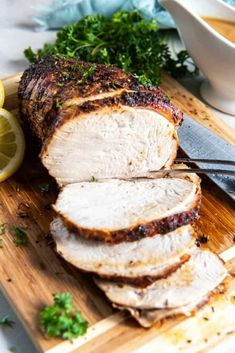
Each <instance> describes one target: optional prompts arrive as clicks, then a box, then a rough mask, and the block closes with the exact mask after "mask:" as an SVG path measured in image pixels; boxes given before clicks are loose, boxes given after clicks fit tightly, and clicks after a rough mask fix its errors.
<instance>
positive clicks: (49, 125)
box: [18, 56, 182, 143]
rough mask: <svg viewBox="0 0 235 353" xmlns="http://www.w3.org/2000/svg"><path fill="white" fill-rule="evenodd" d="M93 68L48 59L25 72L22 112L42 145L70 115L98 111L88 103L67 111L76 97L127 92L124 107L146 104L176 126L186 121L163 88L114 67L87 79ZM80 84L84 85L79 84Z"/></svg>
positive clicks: (102, 68) (100, 69)
mask: <svg viewBox="0 0 235 353" xmlns="http://www.w3.org/2000/svg"><path fill="white" fill-rule="evenodd" d="M92 65H94V64H91V63H85V62H82V61H77V60H75V59H68V60H65V59H61V58H60V59H59V58H56V57H49V56H47V57H44V58H42V59H41V60H39V61H38V62H37V63H36V64H33V65H31V66H30V67H29V69H27V70H25V72H24V74H23V76H22V78H21V81H20V85H19V90H18V96H19V109H20V112H21V115H22V118H23V119H24V120H25V121H26V122H27V123H28V124H29V125H30V128H31V130H32V131H33V132H34V133H35V135H36V136H37V137H38V138H39V139H40V140H41V142H42V143H44V141H45V139H46V138H47V137H48V136H49V135H50V132H51V134H52V133H54V131H55V129H56V127H59V126H61V124H62V123H63V122H64V121H65V120H66V119H68V118H70V114H71V115H72V116H74V113H75V114H77V115H78V114H81V112H82V111H83V112H89V111H94V110H95V109H97V108H95V107H94V106H92V104H88V103H86V104H83V108H82V109H81V110H79V111H77V110H76V107H74V108H73V109H68V108H63V105H64V103H65V102H66V101H69V100H70V99H73V98H86V97H91V96H94V97H95V96H96V95H98V94H101V93H105V92H107V93H108V92H115V91H116V90H119V91H120V89H121V90H124V91H126V92H123V94H121V98H120V99H119V101H120V102H121V101H122V102H121V103H122V104H123V105H128V106H134V107H136V106H141V105H143V106H144V107H149V108H151V109H155V110H156V111H159V112H160V113H161V114H163V115H164V116H166V117H168V118H169V119H171V121H172V122H173V123H175V125H178V124H180V122H181V121H182V113H181V112H180V111H179V109H178V108H176V107H175V106H174V105H173V104H172V103H171V102H170V101H169V98H168V97H166V96H165V95H164V93H163V91H162V90H161V89H160V88H159V87H158V88H153V87H151V88H150V87H145V86H142V85H140V84H139V83H138V81H137V80H136V78H135V77H134V76H132V75H131V74H128V73H126V72H124V71H122V70H120V69H118V68H116V67H113V66H105V65H98V64H95V65H96V66H95V70H94V72H92V74H91V75H88V76H87V77H84V76H83V75H84V73H85V72H87V69H88V68H90V67H91V66H92ZM79 81H81V82H80V83H79V84H78V82H79ZM127 91H132V92H130V93H132V94H128V92H127ZM56 102H57V103H56ZM58 102H59V104H58ZM106 103H109V104H116V103H115V99H114V101H112V100H110V101H108V102H106V101H104V104H106ZM60 105H61V106H62V107H60ZM92 109H93V110H92ZM64 110H65V112H64ZM63 119H64V120H63Z"/></svg>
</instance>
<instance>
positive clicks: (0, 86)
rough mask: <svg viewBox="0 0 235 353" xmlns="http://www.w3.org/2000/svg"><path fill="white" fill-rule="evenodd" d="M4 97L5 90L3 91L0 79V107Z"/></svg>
mask: <svg viewBox="0 0 235 353" xmlns="http://www.w3.org/2000/svg"><path fill="white" fill-rule="evenodd" d="M4 99H5V91H4V87H3V84H2V81H1V80H0V108H2V106H3V103H4Z"/></svg>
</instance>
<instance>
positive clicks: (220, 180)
mask: <svg viewBox="0 0 235 353" xmlns="http://www.w3.org/2000/svg"><path fill="white" fill-rule="evenodd" d="M178 136H179V143H180V147H181V148H182V150H183V151H184V152H185V153H186V154H187V155H188V157H190V158H203V159H222V160H231V161H232V160H235V147H234V146H232V145H231V144H230V143H228V142H227V141H225V140H224V139H223V138H221V137H219V136H218V135H216V134H215V133H214V132H212V131H211V130H209V129H207V128H206V127H204V126H203V125H201V124H200V123H198V122H197V121H195V120H194V119H192V118H190V117H189V116H188V115H186V114H185V115H184V121H183V124H182V125H181V126H180V127H179V129H178ZM195 164H196V165H197V166H198V167H199V168H208V164H206V163H201V162H196V163H195ZM215 168H216V166H215ZM219 168H220V169H227V170H234V167H232V166H222V165H220V166H219ZM208 177H209V178H210V179H212V180H213V181H214V182H215V183H216V184H217V185H218V186H219V187H220V188H221V189H222V190H223V191H225V192H226V194H228V195H229V196H230V197H231V198H232V199H233V200H235V178H234V177H232V176H225V175H215V174H210V175H208Z"/></svg>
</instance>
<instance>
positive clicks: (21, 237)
mask: <svg viewBox="0 0 235 353" xmlns="http://www.w3.org/2000/svg"><path fill="white" fill-rule="evenodd" d="M12 231H13V234H14V243H15V245H16V246H22V245H25V244H27V242H28V235H27V233H26V229H25V228H24V229H23V228H20V227H17V226H16V225H14V226H13V227H12Z"/></svg>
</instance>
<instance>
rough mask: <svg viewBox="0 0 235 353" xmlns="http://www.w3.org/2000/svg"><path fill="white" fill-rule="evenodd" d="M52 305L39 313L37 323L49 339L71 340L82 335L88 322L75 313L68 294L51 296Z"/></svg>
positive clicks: (78, 313) (77, 312)
mask: <svg viewBox="0 0 235 353" xmlns="http://www.w3.org/2000/svg"><path fill="white" fill-rule="evenodd" d="M53 297H54V304H53V305H50V306H46V307H45V308H44V309H43V310H42V311H41V313H40V318H39V323H40V325H41V326H42V327H43V329H44V331H45V332H46V334H47V335H48V336H50V337H61V338H63V339H72V338H76V337H78V336H81V335H84V334H85V333H86V331H87V327H88V322H87V321H86V320H84V319H83V317H82V315H81V312H80V311H76V310H75V308H74V305H73V300H72V295H71V294H70V293H66V292H65V293H64V292H62V293H57V294H54V295H53Z"/></svg>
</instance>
